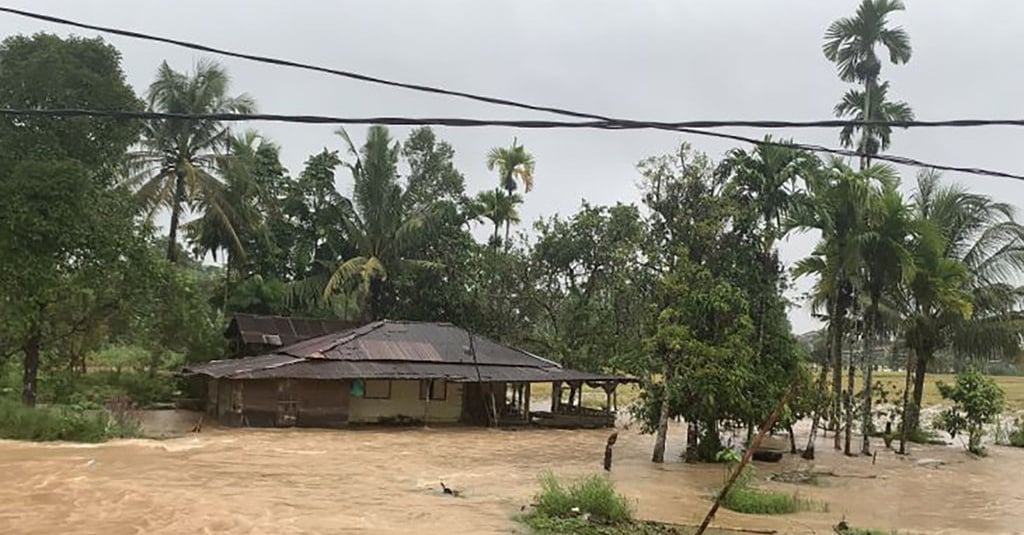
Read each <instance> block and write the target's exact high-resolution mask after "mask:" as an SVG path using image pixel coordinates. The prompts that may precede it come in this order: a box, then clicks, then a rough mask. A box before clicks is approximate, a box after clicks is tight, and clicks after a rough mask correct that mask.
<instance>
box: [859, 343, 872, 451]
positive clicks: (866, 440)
mask: <svg viewBox="0 0 1024 535" xmlns="http://www.w3.org/2000/svg"><path fill="white" fill-rule="evenodd" d="M873 331H874V329H872V331H871V332H870V333H869V334H868V337H867V338H866V339H865V344H866V345H865V347H864V405H863V410H864V414H862V415H861V433H862V434H863V435H864V436H863V440H862V442H861V445H860V452H861V453H863V454H864V455H871V432H872V431H874V429H875V426H874V422H873V421H872V419H871V391H872V385H871V381H872V378H871V377H872V374H873V371H874V367H875V357H874V354H873V353H872V351H873V350H874V347H875V344H874V340H875V335H874V332H873Z"/></svg>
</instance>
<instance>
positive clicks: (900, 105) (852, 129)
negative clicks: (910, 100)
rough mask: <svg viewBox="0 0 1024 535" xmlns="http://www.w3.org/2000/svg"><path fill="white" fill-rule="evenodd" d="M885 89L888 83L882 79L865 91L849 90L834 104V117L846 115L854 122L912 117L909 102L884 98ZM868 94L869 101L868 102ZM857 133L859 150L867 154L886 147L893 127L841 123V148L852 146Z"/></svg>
mask: <svg viewBox="0 0 1024 535" xmlns="http://www.w3.org/2000/svg"><path fill="white" fill-rule="evenodd" d="M872 83H873V82H872ZM888 92H889V82H882V83H881V84H879V85H878V86H877V87H872V88H871V90H870V91H868V92H866V93H865V92H864V91H858V90H856V89H851V90H849V91H847V92H846V94H845V95H843V100H841V101H840V102H839V104H836V107H835V114H836V117H847V118H849V119H853V120H855V121H886V122H894V121H912V120H914V111H913V110H912V109H910V105H909V104H907V103H906V102H890V101H889V100H888V99H887V98H886V97H887V96H888ZM869 97H870V99H871V102H870V103H867V99H868V98H869ZM865 111H867V113H865ZM857 132H860V133H861V139H862V141H861V150H862V151H863V153H864V154H867V155H869V156H870V155H875V154H878V153H879V152H881V151H884V150H886V149H888V148H889V145H890V144H891V142H892V127H890V126H887V125H869V126H858V125H847V126H844V127H843V129H842V130H841V131H840V132H839V142H840V143H841V144H842V145H843V146H844V147H852V146H853V144H854V141H853V138H854V135H855V134H856V133H857Z"/></svg>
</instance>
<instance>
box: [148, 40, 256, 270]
mask: <svg viewBox="0 0 1024 535" xmlns="http://www.w3.org/2000/svg"><path fill="white" fill-rule="evenodd" d="M229 87H230V78H229V77H228V74H227V71H226V70H224V68H223V67H221V66H220V65H218V64H217V63H215V62H212V61H208V60H201V61H199V62H198V63H197V64H196V67H195V71H194V72H193V73H191V74H183V73H180V72H177V71H175V70H174V69H172V68H171V67H170V66H169V65H168V64H167V62H164V63H162V64H161V65H160V68H159V70H158V71H157V77H156V80H154V81H153V83H152V84H151V85H150V86H149V94H148V103H149V109H150V110H152V111H158V112H165V113H186V114H209V113H228V112H235V113H247V112H251V111H253V110H254V109H255V104H254V102H253V100H252V99H251V98H250V97H248V96H247V95H244V94H243V95H239V96H234V97H232V96H229V95H228V91H229ZM229 135H230V131H229V129H228V128H227V126H225V125H224V123H222V122H220V121H215V120H209V119H204V120H179V119H161V120H155V121H149V122H147V123H145V125H144V127H143V136H142V143H141V148H140V150H138V151H136V152H135V153H133V154H132V155H131V156H132V157H131V161H132V169H133V171H134V172H133V173H132V176H131V177H130V181H131V183H132V184H133V185H134V186H136V193H135V194H136V197H137V198H138V200H139V202H140V204H141V205H142V206H143V207H144V208H145V209H147V210H148V211H149V213H150V214H152V213H153V212H155V211H156V210H157V209H159V208H167V209H169V210H170V212H171V219H170V223H169V225H168V234H167V259H168V260H171V261H175V260H176V259H177V256H178V244H177V240H178V227H179V225H180V224H181V218H182V215H183V212H185V211H188V210H191V209H193V208H195V207H197V206H198V204H199V203H201V204H202V205H203V207H204V208H205V209H206V210H210V211H211V212H213V213H216V214H217V217H219V218H221V219H222V221H223V222H224V223H225V224H228V223H229V220H230V216H229V214H228V209H227V203H226V202H225V200H224V199H223V189H224V188H223V184H222V183H221V181H220V178H219V177H218V174H219V169H218V160H220V159H221V157H222V156H223V153H224V150H225V148H226V147H227V144H228V138H229Z"/></svg>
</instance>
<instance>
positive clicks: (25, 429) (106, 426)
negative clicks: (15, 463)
mask: <svg viewBox="0 0 1024 535" xmlns="http://www.w3.org/2000/svg"><path fill="white" fill-rule="evenodd" d="M136 436H139V427H138V424H137V423H136V422H133V421H130V420H129V419H127V418H115V417H112V416H111V414H110V413H108V412H107V411H105V410H97V411H87V410H83V409H82V408H80V407H74V406H61V407H46V408H29V407H25V406H23V405H22V404H21V403H18V402H17V401H15V400H11V399H0V438H6V439H13V440H32V441H37V442H48V441H54V440H66V441H71V442H103V441H105V440H108V439H111V438H124V437H136Z"/></svg>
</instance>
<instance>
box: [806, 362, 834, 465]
mask: <svg viewBox="0 0 1024 535" xmlns="http://www.w3.org/2000/svg"><path fill="white" fill-rule="evenodd" d="M826 381H828V363H827V362H826V363H824V364H822V365H821V371H820V372H818V385H817V393H816V397H815V404H814V405H815V406H814V416H813V417H812V418H811V433H810V435H809V436H808V437H807V447H806V448H804V453H803V455H802V457H803V458H804V459H807V460H808V461H813V460H814V442H815V441H816V440H817V439H818V423H819V422H820V421H821V411H822V410H824V409H825V403H824V401H825V382H826Z"/></svg>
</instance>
